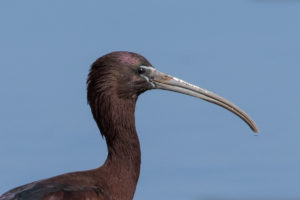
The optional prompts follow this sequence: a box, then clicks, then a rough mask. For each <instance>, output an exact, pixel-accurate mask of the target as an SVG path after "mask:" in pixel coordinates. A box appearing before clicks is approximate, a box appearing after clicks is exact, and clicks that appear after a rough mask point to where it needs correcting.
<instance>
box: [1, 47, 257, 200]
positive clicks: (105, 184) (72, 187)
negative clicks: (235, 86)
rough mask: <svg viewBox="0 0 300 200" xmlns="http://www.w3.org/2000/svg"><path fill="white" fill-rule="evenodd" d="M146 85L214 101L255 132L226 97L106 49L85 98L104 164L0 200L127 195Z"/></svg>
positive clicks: (137, 158) (117, 199)
mask: <svg viewBox="0 0 300 200" xmlns="http://www.w3.org/2000/svg"><path fill="white" fill-rule="evenodd" d="M151 89H163V90H171V91H175V92H179V93H183V94H186V95H190V96H194V97H198V98H200V99H203V100H206V101H209V102H211V103H214V104H217V105H219V106H221V107H223V108H226V109H227V110H229V111H231V112H233V113H234V114H236V115H237V116H238V117H240V118H241V119H242V120H244V121H245V122H246V123H247V124H248V125H249V126H250V128H251V129H252V130H253V131H254V132H258V128H257V126H256V125H255V123H254V121H253V120H251V118H250V117H249V116H248V115H247V114H246V113H245V112H244V111H242V110H241V109H240V108H238V107H237V106H235V105H234V104H232V103H231V102H229V101H228V100H226V99H224V98H222V97H220V96H218V95H217V94H214V93H212V92H210V91H208V90H206V89H203V88H200V87H198V86H195V85H192V84H190V83H187V82H185V81H183V80H180V79H178V78H175V77H173V76H170V75H167V74H164V73H162V72H160V71H158V70H156V69H155V68H154V67H153V66H152V65H151V64H150V62H149V61H148V60H147V59H146V58H144V57H143V56H141V55H139V54H136V53H132V52H125V51H118V52H112V53H109V54H106V55H104V56H102V57H100V58H99V59H97V60H96V61H95V62H94V63H93V64H92V66H91V69H90V73H89V76H88V80H87V99H88V103H89V105H90V107H91V111H92V113H93V117H94V119H95V121H96V123H97V125H98V127H99V129H100V132H101V134H102V135H103V136H104V137H105V139H106V143H107V147H108V156H107V159H106V161H105V163H104V164H103V165H102V166H100V167H99V168H96V169H93V170H88V171H79V172H72V173H67V174H62V175H59V176H55V177H52V178H48V179H44V180H40V181H35V182H32V183H29V184H27V185H24V186H20V187H17V188H15V189H12V190H10V191H8V192H6V193H4V194H3V195H2V196H1V197H0V200H10V199H22V200H29V199H30V200H37V199H43V200H50V199H51V200H66V199H72V200H77V199H78V200H79V199H81V200H82V199H89V200H96V199H97V200H130V199H133V196H134V192H135V188H136V185H137V181H138V179H139V174H140V164H141V152H140V144H139V139H138V135H137V132H136V128H135V117H134V111H135V105H136V101H137V98H138V96H139V95H140V94H141V93H143V92H145V91H147V90H151Z"/></svg>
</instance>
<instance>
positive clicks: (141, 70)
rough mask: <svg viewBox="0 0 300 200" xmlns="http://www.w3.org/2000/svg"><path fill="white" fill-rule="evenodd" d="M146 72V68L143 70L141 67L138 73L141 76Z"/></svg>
mask: <svg viewBox="0 0 300 200" xmlns="http://www.w3.org/2000/svg"><path fill="white" fill-rule="evenodd" d="M145 72H146V70H145V69H144V68H142V67H140V68H139V69H138V73H139V74H144V73H145Z"/></svg>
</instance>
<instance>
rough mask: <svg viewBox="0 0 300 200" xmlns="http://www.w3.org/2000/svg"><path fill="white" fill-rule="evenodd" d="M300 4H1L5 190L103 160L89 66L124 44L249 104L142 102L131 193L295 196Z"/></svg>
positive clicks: (167, 96) (160, 94)
mask: <svg viewBox="0 0 300 200" xmlns="http://www.w3.org/2000/svg"><path fill="white" fill-rule="evenodd" d="M299 10H300V1H296V0H242V1H241V0H239V1H238V0H236V1H233V0H230V1H222V0H219V1H217V0H212V1H208V0H207V1H196V0H194V1H193V0H191V1H159V0H155V1H138V0H135V1H109V2H108V1H106V2H104V1H96V0H88V1H84V2H83V1H70V0H69V1H59V0H53V1H37V0H36V1H1V3H0V30H1V31H0V91H1V94H0V97H1V100H0V102H1V103H0V158H1V161H0V162H1V163H0V193H3V192H5V191H7V190H9V189H11V188H13V187H16V186H19V185H22V184H25V183H28V182H32V181H34V180H38V179H43V178H47V177H50V176H54V175H58V174H61V173H65V172H70V171H78V170H86V169H91V168H96V167H98V166H100V165H101V164H102V163H103V162H104V160H105V158H106V154H107V150H106V144H105V142H104V140H103V139H102V138H101V136H100V133H99V131H98V129H97V127H96V124H95V122H94V121H93V118H92V115H91V113H90V108H89V106H88V105H87V101H86V85H85V82H86V78H87V73H88V70H89V66H90V64H91V63H92V62H93V61H94V60H95V59H96V58H98V57H100V56H102V55H104V54H106V53H108V52H111V51H115V50H128V51H133V52H137V53H140V54H142V55H144V56H145V57H146V58H148V60H149V61H150V62H151V63H152V64H153V65H154V66H155V67H156V68H158V69H159V70H160V71H163V72H166V73H169V74H172V75H174V76H177V77H179V78H182V79H184V80H186V81H189V82H191V83H194V84H196V85H199V86H201V87H203V88H206V89H208V90H211V91H214V92H216V93H218V94H220V95H221V96H224V97H226V98H227V99H229V100H231V101H232V102H234V103H236V104H237V105H238V106H239V107H241V108H243V109H244V110H245V111H246V112H247V113H248V114H249V115H250V116H252V117H253V119H254V120H255V121H256V123H257V125H258V126H259V129H260V133H259V135H258V136H255V135H254V134H253V133H252V132H251V130H250V129H249V128H248V126H247V125H246V124H245V123H244V122H243V121H241V120H240V119H239V118H238V117H236V116H235V115H233V114H232V113H230V112H228V111H226V110H224V109H222V108H220V107H218V106H215V105H212V104H209V103H207V102H204V101H201V100H199V99H196V98H192V97H189V96H184V95H181V94H177V93H172V92H166V91H158V90H156V91H150V92H147V93H145V94H143V95H142V96H140V98H139V101H138V104H137V108H136V118H137V119H136V126H137V130H138V132H139V137H140V140H141V148H142V170H141V176H140V179H139V183H138V187H137V191H136V194H135V199H144V200H152V199H172V200H177V199H178V200H179V199H180V200H182V199H210V200H212V199H218V200H223V199H231V200H232V199H239V200H241V199H242V200H244V199H283V198H284V199H300V189H299V185H300V156H299V152H300V145H299V141H300V132H299V123H300V117H299V111H300V103H299V102H300V94H299V91H300V80H299V75H300V20H299V19H300V12H299Z"/></svg>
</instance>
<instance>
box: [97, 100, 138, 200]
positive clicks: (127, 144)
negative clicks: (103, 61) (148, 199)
mask: <svg viewBox="0 0 300 200" xmlns="http://www.w3.org/2000/svg"><path fill="white" fill-rule="evenodd" d="M102 99H105V101H104V102H103V101H101V100H100V101H99V102H95V103H97V104H98V106H97V107H96V108H97V109H98V110H93V109H96V108H93V107H92V110H93V114H94V118H95V120H96V122H97V124H98V126H99V128H100V131H101V134H102V135H103V136H104V137H105V139H106V143H107V147H108V156H107V159H106V161H105V163H104V165H103V166H102V167H101V168H102V170H105V171H106V172H107V174H110V176H109V177H110V178H109V180H108V184H109V186H110V187H111V188H113V190H114V188H115V191H111V193H112V194H114V193H115V194H117V196H119V197H116V199H132V198H133V195H134V192H135V189H136V185H137V182H138V178H139V174H140V165H141V150H140V143H139V139H138V135H137V132H136V128H135V116H134V112H135V105H136V99H120V98H118V97H116V96H110V97H109V98H102ZM120 188H124V191H123V190H122V189H121V190H120Z"/></svg>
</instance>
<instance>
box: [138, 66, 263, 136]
mask: <svg viewBox="0 0 300 200" xmlns="http://www.w3.org/2000/svg"><path fill="white" fill-rule="evenodd" d="M142 67H143V68H144V69H145V75H144V76H147V78H149V80H148V81H149V82H151V83H152V85H153V87H154V88H155V89H163V90H171V91H174V92H179V93H182V94H186V95H190V96H194V97H197V98H200V99H203V100H205V101H209V102H211V103H214V104H217V105H219V106H221V107H223V108H225V109H227V110H229V111H230V112H232V113H234V114H236V115H237V116H239V117H240V118H241V119H242V120H244V121H245V122H246V123H247V124H248V125H249V127H250V128H251V129H252V130H253V131H254V132H255V133H258V128H257V126H256V124H255V122H254V121H253V120H252V119H251V118H250V117H249V116H248V115H247V114H246V113H245V112H244V111H243V110H242V109H240V108H239V107H237V106H236V105H234V104H233V103H231V102H230V101H228V100H226V99H225V98H223V97H221V96H219V95H217V94H215V93H213V92H210V91H208V90H206V89H203V88H200V87H198V86H196V85H193V84H190V83H187V82H185V81H183V80H181V79H178V78H176V77H173V76H170V75H168V74H164V73H162V72H160V71H158V70H156V69H155V68H153V67H147V66H142Z"/></svg>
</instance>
